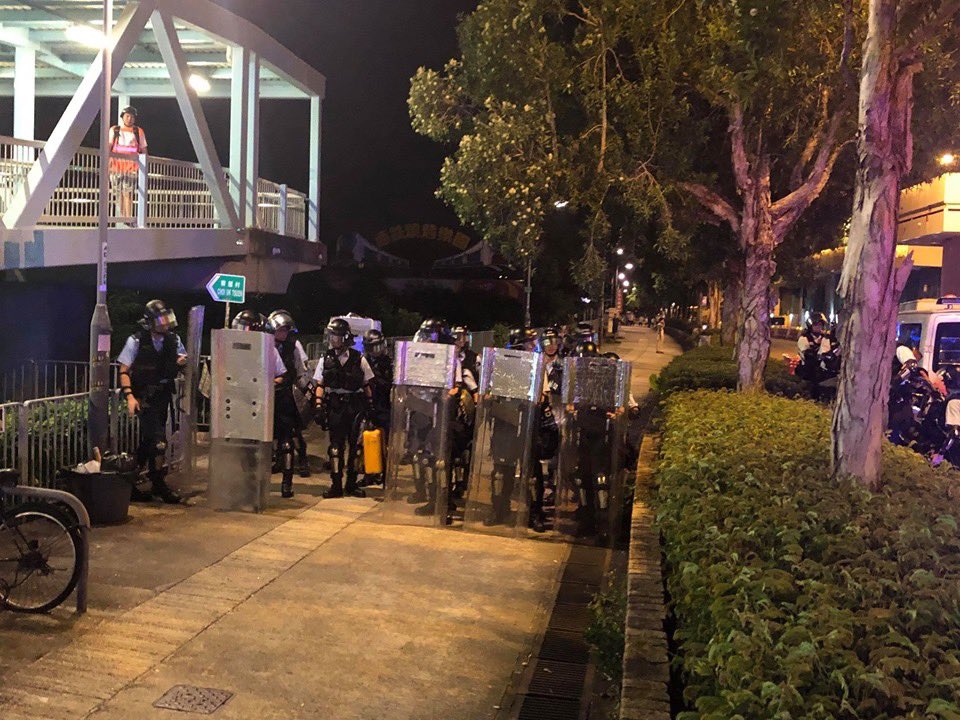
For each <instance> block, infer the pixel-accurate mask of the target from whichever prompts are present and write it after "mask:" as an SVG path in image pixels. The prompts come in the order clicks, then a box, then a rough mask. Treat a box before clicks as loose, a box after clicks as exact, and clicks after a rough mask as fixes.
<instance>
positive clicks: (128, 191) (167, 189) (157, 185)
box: [0, 136, 308, 239]
mask: <svg viewBox="0 0 960 720" xmlns="http://www.w3.org/2000/svg"><path fill="white" fill-rule="evenodd" d="M43 146H44V143H43V142H41V141H36V140H20V139H18V138H12V137H6V136H0V215H2V214H3V213H4V212H6V211H7V209H8V208H9V207H10V205H11V204H12V202H13V199H14V198H15V197H16V195H17V193H18V192H20V190H21V189H22V188H23V187H24V185H25V183H26V180H27V175H28V174H29V172H30V168H31V167H33V164H34V162H35V161H36V160H37V158H38V157H39V156H40V151H41V150H42V149H43ZM110 163H111V166H110V171H111V173H112V174H113V175H114V181H113V183H112V188H111V193H110V210H109V214H110V224H111V225H112V226H114V227H117V226H124V225H126V226H130V227H148V228H215V227H221V226H222V223H221V222H220V220H219V219H218V218H217V215H216V209H215V206H214V203H213V195H212V193H211V192H210V187H209V185H208V184H207V181H206V179H205V177H204V175H203V170H202V169H201V167H200V165H199V164H198V163H192V162H186V161H183V160H172V159H170V158H164V157H158V156H154V155H139V156H136V157H134V156H131V155H121V154H113V155H112V156H111V160H110ZM223 176H224V179H226V180H228V182H229V177H228V171H227V170H226V169H224V170H223ZM257 190H258V193H257V194H258V198H259V199H258V203H259V206H258V208H257V214H256V227H258V228H260V229H262V230H267V231H269V232H274V233H277V234H279V235H287V236H290V237H296V238H300V239H304V238H306V220H307V205H308V202H307V196H306V195H305V194H304V193H302V192H299V191H297V190H293V189H291V188H288V187H287V186H286V185H280V184H277V183H274V182H271V181H269V180H262V179H261V180H258V181H257ZM125 196H129V198H130V199H129V202H121V198H122V197H125ZM99 197H100V151H99V150H97V149H94V148H80V149H79V150H77V152H76V154H75V155H74V156H73V159H72V160H71V161H70V164H69V165H68V166H67V169H66V171H65V172H64V174H63V178H62V179H61V180H60V183H59V184H58V185H57V187H56V189H55V190H54V192H53V195H52V196H51V198H50V201H49V202H48V203H47V206H46V207H45V208H44V211H43V213H42V214H41V216H40V219H39V224H40V225H46V226H61V227H63V226H67V227H96V226H97V223H98V221H99V215H98V213H99V208H98V200H99Z"/></svg>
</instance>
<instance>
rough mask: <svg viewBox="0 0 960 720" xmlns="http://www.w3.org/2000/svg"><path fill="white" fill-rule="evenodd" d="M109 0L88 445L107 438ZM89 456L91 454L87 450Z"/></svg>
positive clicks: (108, 3) (109, 2)
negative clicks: (98, 247)
mask: <svg viewBox="0 0 960 720" xmlns="http://www.w3.org/2000/svg"><path fill="white" fill-rule="evenodd" d="M112 35H113V0H104V1H103V51H102V54H101V58H102V61H103V65H102V71H101V79H100V90H101V95H100V202H99V211H100V213H99V214H100V218H99V231H100V251H99V253H98V255H97V305H96V307H95V308H94V311H93V318H92V319H91V320H90V397H89V402H88V412H87V433H88V445H89V446H90V449H91V450H92V449H93V448H95V447H97V448H100V450H101V452H106V451H107V450H108V449H109V442H110V334H111V333H112V331H113V328H112V327H111V325H110V314H109V313H108V312H107V226H108V224H109V221H110V144H109V143H108V142H107V138H108V137H109V135H110V124H111V120H112V118H111V117H110V96H111V90H112V89H113V88H112V85H113V82H112V80H113V58H112V53H113V48H112V42H113V40H112ZM91 456H92V454H91Z"/></svg>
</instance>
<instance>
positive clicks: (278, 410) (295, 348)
mask: <svg viewBox="0 0 960 720" xmlns="http://www.w3.org/2000/svg"><path fill="white" fill-rule="evenodd" d="M267 329H268V331H269V332H271V333H272V334H273V339H274V344H275V345H276V348H277V352H278V353H279V355H280V360H281V362H282V374H280V375H279V377H278V379H277V382H276V388H275V390H276V394H275V396H274V405H273V439H274V442H275V443H276V446H277V460H278V463H277V464H278V465H279V466H280V467H279V469H280V472H281V473H282V479H281V483H280V495H281V496H282V497H285V498H291V497H293V472H294V457H295V455H296V452H297V438H298V437H299V438H300V439H301V445H300V448H301V453H302V454H301V458H300V464H301V475H302V474H303V472H302V469H303V467H304V466H305V465H306V443H303V442H302V438H303V421H302V416H301V409H300V407H299V406H298V404H297V394H299V395H300V396H301V397H302V396H303V395H305V394H308V395H311V396H312V392H311V390H310V379H309V377H308V376H307V372H306V370H307V354H306V353H305V352H304V350H303V346H302V345H301V344H300V341H299V340H297V339H296V338H295V337H294V334H295V333H296V331H297V326H296V324H295V323H294V321H293V316H292V315H290V313H289V312H287V311H286V310H274V311H273V312H272V313H270V316H269V317H268V318H267Z"/></svg>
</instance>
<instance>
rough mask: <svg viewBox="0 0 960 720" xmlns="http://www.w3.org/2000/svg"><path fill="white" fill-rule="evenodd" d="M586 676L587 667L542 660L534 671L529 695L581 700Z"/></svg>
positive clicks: (528, 690) (528, 691) (528, 689)
mask: <svg viewBox="0 0 960 720" xmlns="http://www.w3.org/2000/svg"><path fill="white" fill-rule="evenodd" d="M586 676H587V666H586V665H576V664H574V663H565V662H551V661H549V660H543V659H540V660H538V661H537V665H536V667H535V668H534V670H533V678H532V679H531V680H530V687H528V688H527V694H528V695H543V696H546V697H563V698H570V699H571V700H579V699H580V695H582V694H583V683H584V680H585V679H586Z"/></svg>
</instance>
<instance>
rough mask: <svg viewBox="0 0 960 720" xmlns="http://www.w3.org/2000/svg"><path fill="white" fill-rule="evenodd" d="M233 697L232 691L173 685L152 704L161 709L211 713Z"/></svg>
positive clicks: (201, 713) (202, 713) (203, 713)
mask: <svg viewBox="0 0 960 720" xmlns="http://www.w3.org/2000/svg"><path fill="white" fill-rule="evenodd" d="M232 697H233V693H232V692H228V691H226V690H216V689H214V688H202V687H196V686H194V685H174V686H173V687H172V688H170V689H169V690H167V692H165V693H164V694H163V697H162V698H160V699H159V700H157V701H156V702H155V703H154V704H153V706H154V707H155V708H160V709H162V710H179V711H180V712H190V713H198V714H200V715H212V714H213V713H215V712H216V711H217V710H219V709H220V708H221V707H223V705H224V703H226V702H227V700H229V699H230V698H232Z"/></svg>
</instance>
